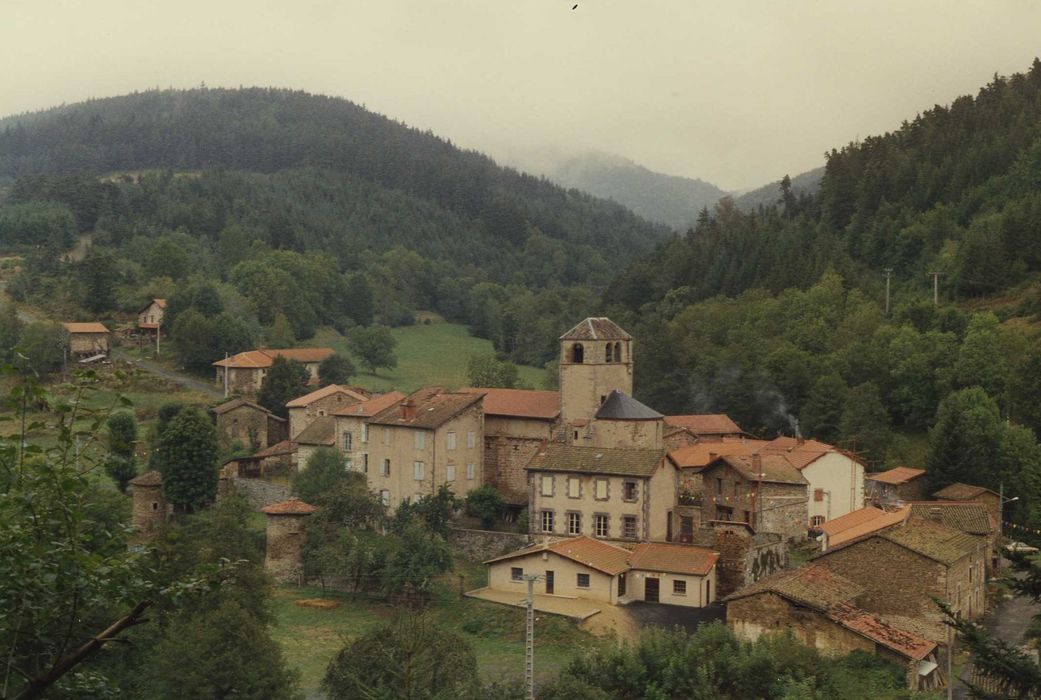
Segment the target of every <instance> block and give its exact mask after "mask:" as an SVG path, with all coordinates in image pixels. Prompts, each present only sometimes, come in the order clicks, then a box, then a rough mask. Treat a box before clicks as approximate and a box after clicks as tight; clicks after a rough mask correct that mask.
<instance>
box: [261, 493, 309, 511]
mask: <svg viewBox="0 0 1041 700" xmlns="http://www.w3.org/2000/svg"><path fill="white" fill-rule="evenodd" d="M316 510H318V508H317V507H315V506H313V505H311V504H310V503H304V502H303V501H301V500H300V499H299V498H296V497H295V496H294V497H293V498H290V499H289V500H288V501H282V502H281V503H273V504H271V505H269V506H264V507H263V508H261V509H260V511H261V512H262V513H266V514H267V515H310V514H311V513H313V512H315V511H316Z"/></svg>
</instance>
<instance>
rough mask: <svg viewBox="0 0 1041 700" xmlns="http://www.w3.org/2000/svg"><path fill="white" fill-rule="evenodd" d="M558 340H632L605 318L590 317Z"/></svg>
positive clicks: (620, 328) (615, 324)
mask: <svg viewBox="0 0 1041 700" xmlns="http://www.w3.org/2000/svg"><path fill="white" fill-rule="evenodd" d="M560 340H632V336H631V335H629V334H628V333H626V332H625V331H624V330H622V327H621V326H619V325H618V324H617V323H615V322H614V321H612V320H611V319H609V318H607V317H604V316H599V317H596V316H591V317H589V318H587V319H585V320H584V321H580V322H579V323H578V325H576V326H575V327H574V328H572V329H571V330H569V331H568V332H567V333H565V334H564V335H562V336H560Z"/></svg>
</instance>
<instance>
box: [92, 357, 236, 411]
mask: <svg viewBox="0 0 1041 700" xmlns="http://www.w3.org/2000/svg"><path fill="white" fill-rule="evenodd" d="M112 357H113V358H115V359H117V360H120V361H122V362H126V363H128V364H130V365H133V366H134V367H138V368H140V369H141V370H143V371H145V372H148V373H149V374H155V375H157V376H160V377H162V378H163V379H169V380H170V381H171V382H175V383H177V384H180V385H181V386H183V387H184V388H186V389H191V390H193V391H198V392H201V393H203V394H206V395H207V396H210V397H211V398H215V399H219V398H223V397H224V392H223V391H221V390H220V389H218V388H217V387H215V386H213V385H212V384H210V383H209V382H205V381H203V380H201V379H196V378H195V377H189V376H186V375H184V374H181V373H180V372H175V371H173V370H171V369H167V368H166V367H163V366H162V365H161V364H159V363H158V362H153V361H152V360H142V359H138V358H136V357H131V356H130V355H129V354H127V352H126V351H125V350H123V349H122V348H112Z"/></svg>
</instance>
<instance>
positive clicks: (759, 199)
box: [734, 165, 824, 211]
mask: <svg viewBox="0 0 1041 700" xmlns="http://www.w3.org/2000/svg"><path fill="white" fill-rule="evenodd" d="M823 177H824V166H823V165H822V166H821V167H819V168H814V169H813V170H810V171H807V172H805V173H803V174H802V175H796V176H795V177H793V178H792V192H793V193H794V194H795V195H796V196H798V195H800V194H803V193H806V194H813V195H815V194H817V190H818V189H819V188H820V184H821V179H822V178H823ZM780 187H781V181H780V179H778V180H775V181H774V182H771V183H770V184H769V185H763V186H762V187H757V188H755V189H754V190H750V191H748V192H745V193H744V194H742V195H739V196H735V197H734V203H735V204H737V207H738V209H740V210H742V211H755V209H756V207H758V206H760V205H767V206H769V205H771V204H777V200H778V199H780V196H781V190H780Z"/></svg>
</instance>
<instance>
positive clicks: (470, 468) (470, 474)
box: [466, 462, 476, 481]
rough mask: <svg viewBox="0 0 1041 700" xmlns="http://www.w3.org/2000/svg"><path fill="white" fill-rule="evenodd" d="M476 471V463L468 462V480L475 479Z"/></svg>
mask: <svg viewBox="0 0 1041 700" xmlns="http://www.w3.org/2000/svg"><path fill="white" fill-rule="evenodd" d="M475 472H476V470H475V469H474V463H473V462H467V463H466V480H467V481H473V480H474V476H475V475H476V474H475Z"/></svg>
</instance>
